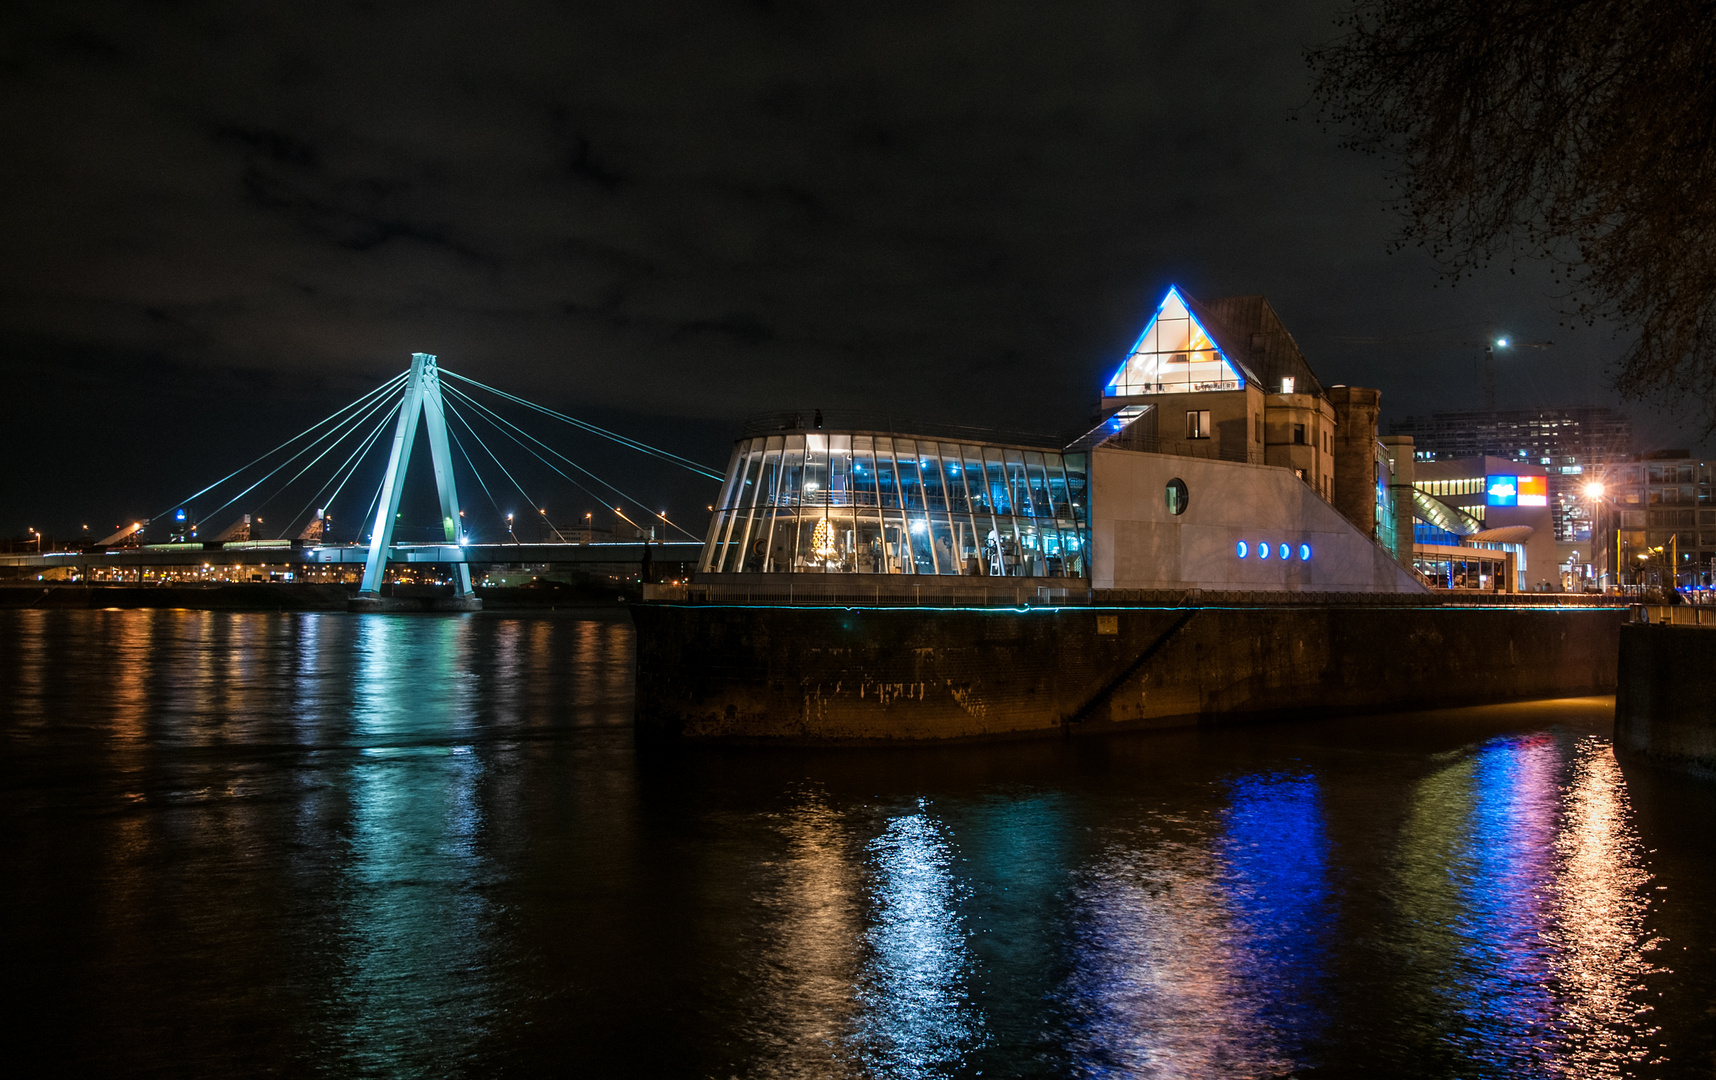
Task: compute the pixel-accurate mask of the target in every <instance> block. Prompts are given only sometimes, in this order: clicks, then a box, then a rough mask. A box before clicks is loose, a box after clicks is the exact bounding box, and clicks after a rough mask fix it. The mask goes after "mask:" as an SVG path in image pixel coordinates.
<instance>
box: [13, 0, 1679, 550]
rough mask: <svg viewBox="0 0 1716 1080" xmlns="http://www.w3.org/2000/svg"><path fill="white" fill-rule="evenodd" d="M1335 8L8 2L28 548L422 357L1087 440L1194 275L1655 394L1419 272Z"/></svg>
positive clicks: (673, 397)
mask: <svg viewBox="0 0 1716 1080" xmlns="http://www.w3.org/2000/svg"><path fill="white" fill-rule="evenodd" d="M1337 7H1338V5H1337V4H1335V3H1314V2H1308V3H1281V2H1267V3H1265V2H1258V3H1250V4H1247V3H1226V4H1217V3H1202V4H1196V3H1184V4H1150V3H1126V2H1121V0H1098V2H1089V3H1057V4H1035V3H1032V4H1023V3H1019V4H1014V3H1002V2H998V0H983V2H972V3H935V4H931V3H924V2H914V3H898V4H865V5H847V4H826V3H792V2H786V3H766V2H756V3H738V2H728V3H721V2H715V0H709V2H704V3H677V4H668V3H661V4H593V3H592V4H552V3H528V2H511V0H508V2H499V0H491V2H489V3H485V4H479V5H471V4H441V5H437V4H432V3H417V4H410V5H406V4H390V3H364V4H355V3H353V4H335V3H312V2H300V3H291V4H245V5H230V4H190V3H182V4H112V5H103V4H79V5H76V10H75V12H73V11H72V10H70V6H69V5H23V4H15V5H8V7H7V8H6V10H5V13H4V14H0V26H3V28H4V32H3V33H0V49H3V53H0V133H3V134H0V139H3V140H4V153H3V154H0V185H3V198H4V204H5V208H6V209H5V213H4V215H3V217H0V222H3V225H0V228H3V229H4V249H5V255H6V257H5V260H4V262H3V263H0V342H3V348H0V378H3V380H4V381H3V383H0V385H4V386H5V388H6V390H5V400H6V401H7V402H8V403H9V407H8V410H7V411H8V413H10V414H11V416H10V420H9V428H10V435H11V440H10V443H11V446H10V451H9V453H8V465H7V467H6V470H5V479H4V481H3V482H0V519H3V523H0V532H3V533H7V534H15V533H21V532H22V531H23V529H24V527H25V526H26V525H30V526H36V527H45V528H48V529H49V530H51V531H62V532H67V533H70V532H72V531H74V530H76V529H77V527H78V525H79V524H80V523H82V522H88V521H90V520H91V519H95V520H96V521H98V522H99V523H101V524H103V525H105V524H108V523H110V522H114V521H118V520H120V519H121V518H122V517H124V518H128V517H131V516H135V515H145V514H150V513H154V512H157V511H159V510H161V509H162V508H163V506H164V505H166V504H169V503H170V502H171V501H172V500H174V499H177V498H180V497H182V496H184V495H186V494H188V493H189V492H190V491H192V490H195V488H197V487H200V486H201V485H202V484H204V483H206V482H208V481H209V480H211V479H213V478H215V477H216V476H218V475H219V474H220V473H221V472H224V471H225V470H226V469H227V468H230V467H231V466H232V465H235V464H237V463H238V462H239V461H241V460H244V459H246V458H248V457H250V456H254V454H255V453H257V452H260V450H262V449H265V448H266V447H267V446H268V445H272V443H274V442H277V441H279V440H280V439H281V438H284V437H285V436H287V435H289V434H291V433H292V432H293V431H296V430H297V429H298V428H300V427H302V426H304V425H305V424H307V423H308V422H309V421H311V420H313V419H315V418H316V417H318V416H320V415H322V414H323V413H325V412H327V411H329V410H330V409H331V408H332V407H334V406H336V405H338V404H339V403H341V402H343V401H344V400H347V399H349V398H351V397H354V396H356V394H358V393H359V392H361V391H362V390H363V389H364V388H366V387H368V386H370V385H373V384H375V383H378V382H380V381H381V380H382V379H384V378H386V377H387V376H389V375H391V374H393V373H394V372H396V371H399V370H402V369H403V368H404V367H405V365H406V364H407V363H408V361H409V354H410V353H411V352H412V351H413V350H423V351H428V352H434V353H437V354H439V355H440V357H441V360H442V363H443V364H445V365H446V366H447V367H450V368H453V369H455V370H458V371H462V372H465V373H468V374H470V375H472V376H475V377H477V378H480V379H483V380H485V381H488V382H493V383H497V384H499V385H502V386H504V387H506V388H508V389H511V390H514V391H516V392H518V393H521V394H524V395H526V396H529V397H532V398H535V399H537V400H541V401H544V402H546V403H549V404H552V405H555V406H558V407H560V408H564V409H566V410H568V411H571V412H574V413H577V414H579V415H581V416H586V417H589V418H590V419H593V420H596V421H599V422H603V423H607V424H609V425H612V426H617V427H619V428H620V429H621V430H624V431H626V432H627V433H629V434H633V435H636V436H638V437H641V438H644V439H646V440H649V441H652V442H657V443H660V444H662V445H665V446H667V447H669V448H670V449H673V450H675V451H677V452H680V453H684V454H687V455H688V456H691V457H694V458H697V459H699V460H703V461H706V462H708V463H710V464H711V465H713V466H717V467H719V466H721V465H722V464H724V462H725V460H726V456H727V448H728V445H729V442H730V440H731V438H732V436H733V434H734V432H735V430H736V427H737V424H738V422H739V420H740V419H741V418H742V417H744V416H746V415H748V414H753V413H758V412H765V411H771V410H777V409H800V408H802V409H810V408H815V407H824V408H830V409H835V408H856V409H871V410H886V411H889V412H892V413H894V414H896V415H903V416H914V417H924V418H929V419H940V420H956V421H963V422H968V423H974V424H984V425H991V426H1005V427H1013V428H1023V429H1029V430H1040V431H1066V430H1071V429H1075V428H1077V427H1078V425H1079V424H1080V423H1081V422H1082V421H1084V420H1086V419H1087V418H1088V417H1089V415H1090V413H1091V412H1092V410H1093V408H1094V404H1095V398H1096V395H1097V392H1098V390H1099V388H1100V384H1101V382H1102V380H1103V379H1104V378H1105V377H1106V375H1107V374H1108V373H1109V372H1110V371H1111V370H1112V369H1113V367H1114V366H1115V365H1116V364H1118V362H1119V360H1120V358H1121V357H1122V355H1123V354H1124V351H1125V349H1126V347H1127V346H1128V345H1129V344H1130V343H1131V341H1132V340H1133V338H1134V337H1136V335H1137V333H1138V332H1139V330H1140V329H1141V327H1142V324H1143V322H1144V321H1145V320H1146V319H1147V318H1148V316H1149V314H1150V312H1151V311H1152V310H1153V308H1154V306H1155V303H1156V301H1157V300H1158V299H1159V297H1160V294H1161V293H1162V292H1163V290H1164V289H1165V288H1166V286H1167V285H1168V284H1169V283H1170V282H1176V283H1178V284H1180V285H1181V286H1182V287H1183V288H1184V289H1186V290H1187V291H1188V292H1190V293H1191V294H1192V295H1194V296H1204V297H1215V296H1222V295H1230V294H1237V293H1263V294H1265V295H1267V296H1268V297H1269V298H1270V300H1271V302H1272V303H1273V304H1274V305H1275V307H1276V309H1277V311H1279V312H1280V314H1281V315H1282V317H1283V318H1284V319H1285V321H1286V322H1287V325H1288V327H1289V328H1290V329H1291V330H1292V331H1293V333H1294V334H1295V336H1296V337H1297V338H1298V341H1299V343H1300V345H1301V346H1302V347H1303V348H1304V349H1305V351H1306V353H1307V355H1308V356H1309V358H1310V361H1311V363H1312V366H1313V367H1314V368H1315V369H1316V370H1317V372H1318V374H1319V375H1320V376H1321V377H1322V379H1323V380H1324V381H1325V382H1327V383H1337V382H1347V383H1356V384H1362V385H1371V386H1377V387H1380V388H1381V389H1382V391H1383V401H1384V406H1385V418H1387V417H1399V416H1403V415H1406V414H1407V413H1409V412H1418V411H1424V410H1429V409H1435V408H1479V407H1482V392H1481V386H1480V382H1479V377H1478V367H1477V362H1476V361H1477V353H1478V350H1476V349H1472V348H1468V349H1462V348H1459V347H1450V346H1443V347H1440V348H1437V347H1417V346H1409V345H1404V344H1402V345H1358V344H1353V343H1350V342H1343V341H1342V339H1343V338H1357V337H1385V338H1411V337H1420V338H1427V339H1431V340H1442V341H1459V340H1464V339H1471V340H1477V339H1480V338H1483V337H1485V336H1488V335H1491V334H1495V333H1507V334H1510V335H1513V336H1515V337H1517V338H1519V339H1521V340H1532V341H1538V340H1544V339H1553V340H1554V341H1555V342H1556V348H1554V349H1551V350H1544V351H1532V352H1520V353H1516V354H1512V355H1504V357H1503V359H1502V361H1501V365H1500V370H1501V375H1500V379H1499V387H1500V394H1499V397H1500V401H1499V403H1500V404H1501V405H1503V406H1504V407H1506V406H1518V407H1527V406H1558V405H1576V404H1613V403H1618V402H1617V401H1616V399H1614V398H1613V396H1612V395H1611V393H1610V392H1609V391H1608V390H1607V389H1606V380H1605V378H1604V372H1605V368H1606V365H1607V364H1608V363H1609V361H1611V360H1612V359H1613V358H1614V357H1616V356H1617V355H1618V354H1619V352H1620V349H1621V346H1620V343H1619V342H1618V341H1617V340H1616V339H1615V338H1614V337H1613V335H1612V334H1611V332H1610V331H1609V330H1608V329H1606V328H1603V327H1599V328H1596V329H1587V328H1583V327H1579V328H1574V329H1569V328H1567V327H1564V326H1560V325H1558V321H1559V319H1558V314H1557V313H1558V310H1559V308H1560V306H1561V305H1560V303H1559V302H1558V300H1557V298H1556V296H1555V295H1554V292H1553V286H1552V285H1551V284H1550V282H1549V278H1548V275H1547V273H1546V272H1545V271H1544V270H1543V269H1542V268H1541V267H1538V266H1535V265H1530V264H1526V265H1523V266H1521V267H1520V268H1519V269H1518V272H1517V274H1515V273H1510V271H1509V269H1508V268H1507V267H1505V266H1503V267H1499V268H1497V269H1495V270H1493V271H1491V272H1488V273H1486V274H1484V275H1481V276H1480V277H1478V278H1477V279H1474V280H1468V281H1466V282H1464V283H1462V284H1461V285H1460V286H1459V287H1458V288H1455V289H1450V288H1448V287H1447V286H1446V285H1445V284H1442V285H1440V286H1439V283H1438V277H1437V275H1436V272H1435V270H1434V268H1433V267H1432V266H1431V264H1430V263H1429V261H1428V260H1427V259H1426V258H1425V257H1423V256H1422V255H1420V254H1418V253H1416V252H1406V253H1401V254H1394V255H1390V254H1388V252H1387V248H1388V241H1389V238H1390V236H1391V235H1392V233H1393V232H1394V230H1395V229H1396V227H1397V219H1396V218H1394V217H1393V216H1392V212H1391V210H1390V209H1389V205H1388V193H1389V189H1388V186H1387V183H1386V178H1385V175H1384V167H1383V165H1382V164H1381V163H1379V162H1378V161H1376V160H1374V159H1370V158H1366V157H1363V156H1360V155H1357V154H1353V153H1351V152H1349V151H1344V150H1341V149H1339V148H1338V146H1337V145H1336V138H1335V136H1334V135H1333V134H1332V133H1330V132H1327V131H1325V130H1324V129H1323V127H1322V126H1321V125H1320V124H1319V123H1318V120H1317V116H1316V112H1315V108H1314V105H1313V103H1312V102H1311V101H1310V98H1309V89H1308V88H1309V81H1310V80H1309V72H1308V70H1307V68H1306V67H1305V64H1304V61H1303V58H1302V52H1303V49H1304V48H1305V47H1306V46H1307V45H1310V44H1312V43H1314V42H1317V41H1319V40H1322V39H1323V38H1325V37H1326V36H1328V35H1329V34H1330V33H1332V32H1333V19H1334V16H1335V13H1336V10H1337ZM1629 411H1630V412H1631V413H1632V415H1633V416H1634V418H1635V423H1636V425H1637V428H1638V429H1639V436H1640V437H1639V442H1640V448H1641V449H1650V448H1653V447H1656V446H1662V445H1669V444H1673V445H1685V444H1686V442H1687V438H1686V436H1685V435H1684V433H1683V432H1682V429H1680V428H1678V427H1676V426H1675V425H1674V424H1673V421H1672V418H1665V417H1663V416H1662V415H1661V414H1658V413H1656V412H1653V411H1651V410H1649V409H1647V408H1643V407H1638V406H1632V407H1630V410H1629ZM544 433H545V434H546V431H545V432H544ZM577 452H578V453H584V451H582V450H579V451H577ZM589 453H591V454H593V455H598V456H597V457H594V458H592V459H591V460H592V462H593V465H595V466H596V467H598V468H605V469H609V470H611V471H612V472H613V474H614V475H616V476H621V477H623V478H624V479H625V482H626V483H628V484H633V485H642V486H644V487H646V488H648V489H649V491H648V494H649V497H656V496H657V495H659V497H660V498H661V499H662V501H663V502H664V503H667V504H668V505H670V506H671V507H672V508H673V509H674V512H675V513H680V514H682V515H683V516H685V517H686V518H688V519H689V518H691V517H693V515H692V514H690V513H689V512H688V511H691V510H697V511H701V509H702V507H701V506H700V505H698V506H695V507H693V506H692V505H691V504H693V503H700V502H703V501H707V500H708V499H710V498H712V497H713V485H708V484H702V483H701V482H695V481H690V480H689V477H688V476H686V474H679V475H678V476H670V474H668V473H666V472H664V471H663V470H660V469H657V468H654V467H653V466H644V465H642V464H640V463H639V462H636V461H632V460H629V459H625V458H621V457H615V456H612V455H607V452H606V451H600V452H598V451H596V450H594V449H591V450H590V451H589ZM602 455H606V456H602ZM469 501H470V500H469V499H467V502H469ZM568 505H570V502H568Z"/></svg>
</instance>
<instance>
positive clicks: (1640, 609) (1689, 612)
mask: <svg viewBox="0 0 1716 1080" xmlns="http://www.w3.org/2000/svg"><path fill="white" fill-rule="evenodd" d="M1631 607H1632V621H1633V622H1636V623H1654V624H1655V625H1657V626H1702V627H1705V628H1706V629H1711V630H1716V607H1713V606H1711V605H1709V604H1633V605H1631Z"/></svg>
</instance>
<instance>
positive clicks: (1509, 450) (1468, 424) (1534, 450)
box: [1389, 406, 1633, 541]
mask: <svg viewBox="0 0 1716 1080" xmlns="http://www.w3.org/2000/svg"><path fill="white" fill-rule="evenodd" d="M1389 430H1390V431H1391V432H1392V433H1393V434H1395V435H1410V436H1412V441H1413V446H1414V449H1415V451H1416V456H1417V458H1418V460H1420V461H1448V460H1452V459H1457V458H1471V457H1478V456H1482V455H1489V456H1492V457H1499V458H1507V459H1509V460H1512V461H1516V462H1522V463H1526V464H1530V465H1537V466H1541V467H1542V468H1543V470H1544V472H1546V473H1547V474H1548V475H1549V507H1550V511H1551V517H1552V519H1553V524H1554V527H1555V539H1556V540H1560V541H1587V540H1589V539H1590V538H1591V514H1590V507H1589V504H1588V501H1587V500H1585V499H1582V498H1581V494H1582V491H1583V487H1584V484H1585V482H1586V481H1587V480H1588V479H1590V478H1591V476H1592V475H1595V474H1597V473H1600V472H1601V471H1602V470H1603V468H1604V467H1605V466H1608V465H1611V464H1618V463H1620V462H1623V461H1626V460H1628V458H1629V457H1630V456H1631V454H1632V441H1633V429H1632V422H1631V421H1629V420H1628V419H1627V418H1626V417H1625V416H1622V415H1621V414H1620V413H1617V412H1615V410H1613V409H1610V408H1607V407H1606V406H1584V407H1579V408H1571V409H1510V410H1500V411H1496V412H1439V413H1431V414H1430V415H1429V416H1408V417H1407V418H1406V419H1404V420H1399V421H1396V422H1394V423H1393V424H1390V425H1389Z"/></svg>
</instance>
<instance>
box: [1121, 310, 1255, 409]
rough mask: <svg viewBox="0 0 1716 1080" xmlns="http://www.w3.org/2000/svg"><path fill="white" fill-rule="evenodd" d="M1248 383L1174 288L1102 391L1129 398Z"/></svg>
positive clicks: (1218, 388)
mask: <svg viewBox="0 0 1716 1080" xmlns="http://www.w3.org/2000/svg"><path fill="white" fill-rule="evenodd" d="M1244 386H1245V381H1244V379H1243V378H1242V377H1241V376H1240V374H1239V369H1238V368H1237V367H1235V366H1234V365H1233V364H1232V363H1230V362H1229V361H1228V359H1227V357H1226V356H1224V355H1223V354H1222V351H1221V348H1220V347H1219V346H1217V345H1216V343H1215V339H1214V338H1212V337H1211V336H1210V335H1209V333H1208V332H1207V331H1205V330H1204V328H1203V326H1202V325H1201V324H1200V323H1199V322H1198V320H1197V317H1196V316H1194V315H1193V314H1192V312H1191V309H1190V308H1189V307H1187V306H1186V302H1185V299H1184V298H1183V297H1181V296H1180V292H1179V290H1178V289H1174V288H1171V289H1169V290H1168V295H1167V296H1166V297H1164V298H1163V299H1162V304H1161V306H1160V307H1158V308H1157V309H1156V314H1155V316H1154V317H1153V318H1152V319H1151V320H1150V323H1149V325H1148V326H1146V327H1145V328H1144V333H1143V334H1141V335H1139V337H1138V340H1137V342H1136V343H1134V344H1133V346H1132V349H1131V351H1130V352H1129V353H1128V354H1127V356H1126V360H1125V362H1123V363H1122V364H1121V365H1120V368H1119V370H1117V371H1116V372H1115V373H1114V377H1113V378H1111V379H1109V380H1108V386H1107V388H1106V389H1105V390H1104V391H1103V393H1104V394H1106V395H1107V396H1109V397H1125V396H1129V395H1132V394H1167V393H1186V392H1188V391H1204V390H1240V389H1243V388H1244Z"/></svg>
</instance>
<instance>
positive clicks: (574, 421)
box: [441, 368, 726, 480]
mask: <svg viewBox="0 0 1716 1080" xmlns="http://www.w3.org/2000/svg"><path fill="white" fill-rule="evenodd" d="M441 374H443V375H451V376H452V377H453V378H455V379H458V380H459V381H461V382H467V383H470V384H471V385H472V386H475V387H480V388H481V389H483V390H487V391H488V392H489V393H491V394H495V395H497V396H499V397H503V398H505V399H506V400H508V401H512V402H516V403H518V404H520V405H523V406H524V407H526V408H528V409H535V410H536V411H537V412H539V413H542V414H543V415H544V416H552V417H553V418H554V419H556V420H559V421H562V422H563V423H567V424H571V425H573V426H574V427H578V428H582V429H583V430H585V431H588V432H591V433H592V434H596V435H601V436H603V437H604V438H608V439H612V440H613V441H615V442H617V443H620V444H621V445H623V446H629V447H631V448H632V449H633V450H637V451H640V452H642V453H645V454H651V455H653V456H655V457H658V458H661V459H662V460H663V461H666V462H669V463H670V464H674V465H678V466H679V467H680V468H682V469H689V470H690V471H692V472H694V473H697V474H699V475H701V476H706V477H708V478H709V479H711V480H724V479H726V477H725V476H723V475H722V474H720V473H718V472H715V471H713V470H711V469H710V468H709V467H708V466H705V465H700V464H698V463H697V462H695V461H692V460H691V459H690V458H687V457H681V456H680V455H678V454H675V453H673V452H672V451H669V450H662V449H660V448H658V447H654V446H651V445H649V444H648V443H643V442H639V441H638V440H636V439H631V438H627V437H626V436H624V435H621V434H618V433H617V432H612V431H609V430H608V429H607V428H601V427H597V426H596V425H595V424H592V423H589V422H587V421H584V420H580V419H578V418H577V417H575V416H568V415H566V414H565V413H563V412H556V411H555V410H553V409H550V408H548V407H547V406H544V405H538V404H537V403H536V402H534V401H530V400H527V399H525V398H521V397H519V396H518V395H516V394H509V393H507V392H506V391H505V390H497V389H496V388H494V387H492V386H489V385H487V384H486V383H480V382H478V381H477V380H475V379H473V378H470V377H468V376H465V375H460V374H459V373H458V372H456V371H448V370H447V369H446V368H442V369H441Z"/></svg>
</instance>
